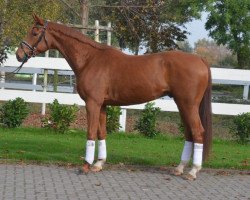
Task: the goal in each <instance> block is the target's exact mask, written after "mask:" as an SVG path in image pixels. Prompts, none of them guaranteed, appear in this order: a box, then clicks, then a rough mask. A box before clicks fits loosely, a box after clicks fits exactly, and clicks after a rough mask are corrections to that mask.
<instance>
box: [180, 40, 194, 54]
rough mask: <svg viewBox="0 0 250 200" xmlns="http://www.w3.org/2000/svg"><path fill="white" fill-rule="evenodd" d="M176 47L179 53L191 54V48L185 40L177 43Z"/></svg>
mask: <svg viewBox="0 0 250 200" xmlns="http://www.w3.org/2000/svg"><path fill="white" fill-rule="evenodd" d="M176 45H177V46H178V49H180V50H181V51H184V52H188V53H192V52H193V48H192V46H191V45H190V43H189V42H188V41H187V40H185V41H177V42H176Z"/></svg>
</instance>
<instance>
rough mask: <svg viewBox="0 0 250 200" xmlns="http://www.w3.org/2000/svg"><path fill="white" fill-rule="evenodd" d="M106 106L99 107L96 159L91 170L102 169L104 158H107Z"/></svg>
mask: <svg viewBox="0 0 250 200" xmlns="http://www.w3.org/2000/svg"><path fill="white" fill-rule="evenodd" d="M106 119H107V116H106V106H102V107H101V113H100V119H99V128H98V131H97V137H98V160H97V162H96V163H95V164H94V167H93V168H92V169H91V170H92V171H93V172H99V171H101V170H102V168H103V166H104V164H105V162H106V159H107V149H106V135H107V129H106Z"/></svg>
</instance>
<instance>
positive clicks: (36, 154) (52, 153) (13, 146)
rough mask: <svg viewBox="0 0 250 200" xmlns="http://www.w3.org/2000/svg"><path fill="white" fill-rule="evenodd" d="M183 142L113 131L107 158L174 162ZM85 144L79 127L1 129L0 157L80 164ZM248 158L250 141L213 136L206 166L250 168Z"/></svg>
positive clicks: (159, 163)
mask: <svg viewBox="0 0 250 200" xmlns="http://www.w3.org/2000/svg"><path fill="white" fill-rule="evenodd" d="M183 143H184V141H183V139H181V138H177V137H170V136H166V135H164V136H157V137H156V138H154V139H148V138H145V137H143V136H141V135H136V134H126V133H117V134H111V135H108V137H107V151H108V160H107V162H108V163H111V164H118V163H123V164H132V165H144V166H175V165H176V164H178V163H179V160H180V155H181V151H182V148H183ZM85 144H86V133H84V132H83V131H79V130H77V131H76V130H71V131H69V132H68V133H67V134H63V135H62V134H55V133H54V132H50V131H48V130H46V129H40V128H17V129H11V130H10V129H0V160H2V161H4V162H20V161H22V162H25V163H30V162H32V163H33V162H35V163H43V164H47V163H51V164H65V165H67V164H74V165H80V164H81V163H82V156H84V153H85ZM96 147H97V145H96ZM249 162H250V148H249V145H240V144H237V143H235V142H233V141H226V140H214V142H213V151H212V155H211V158H210V160H209V161H207V162H206V163H205V164H204V167H209V168H227V169H248V170H249V169H250V166H249Z"/></svg>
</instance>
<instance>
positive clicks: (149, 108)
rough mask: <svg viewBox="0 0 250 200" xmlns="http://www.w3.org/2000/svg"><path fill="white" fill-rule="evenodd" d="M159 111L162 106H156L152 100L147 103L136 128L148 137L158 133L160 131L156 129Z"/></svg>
mask: <svg viewBox="0 0 250 200" xmlns="http://www.w3.org/2000/svg"><path fill="white" fill-rule="evenodd" d="M159 113H160V108H155V107H154V103H152V102H150V103H147V104H146V105H145V108H144V109H143V110H142V112H141V115H140V117H139V119H138V121H137V122H136V125H135V129H136V130H138V131H139V132H140V133H142V134H143V135H145V136H147V137H154V136H156V135H158V134H159V131H157V130H156V125H157V124H156V118H157V115H158V114H159Z"/></svg>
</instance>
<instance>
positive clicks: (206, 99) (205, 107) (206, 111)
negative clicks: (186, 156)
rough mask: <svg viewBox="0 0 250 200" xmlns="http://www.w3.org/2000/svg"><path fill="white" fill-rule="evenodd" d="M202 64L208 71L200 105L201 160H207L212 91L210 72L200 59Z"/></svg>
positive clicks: (210, 139)
mask: <svg viewBox="0 0 250 200" xmlns="http://www.w3.org/2000/svg"><path fill="white" fill-rule="evenodd" d="M202 61H203V62H204V64H205V65H206V66H207V69H208V84H207V88H206V91H205V93H204V95H203V98H202V101H201V104H200V110H199V112H200V118H201V123H202V126H203V128H204V129H205V131H204V136H203V143H204V148H203V160H204V161H205V160H207V159H208V157H209V154H210V150H211V144H212V97H211V90H212V78H211V70H210V66H209V65H208V63H207V62H206V61H205V60H203V59H202Z"/></svg>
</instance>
